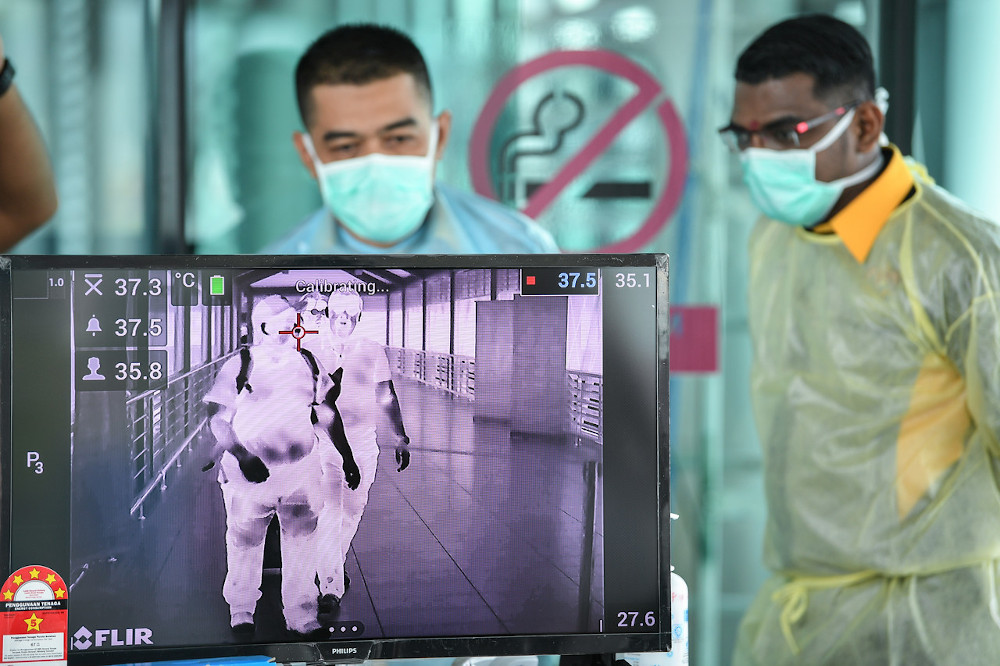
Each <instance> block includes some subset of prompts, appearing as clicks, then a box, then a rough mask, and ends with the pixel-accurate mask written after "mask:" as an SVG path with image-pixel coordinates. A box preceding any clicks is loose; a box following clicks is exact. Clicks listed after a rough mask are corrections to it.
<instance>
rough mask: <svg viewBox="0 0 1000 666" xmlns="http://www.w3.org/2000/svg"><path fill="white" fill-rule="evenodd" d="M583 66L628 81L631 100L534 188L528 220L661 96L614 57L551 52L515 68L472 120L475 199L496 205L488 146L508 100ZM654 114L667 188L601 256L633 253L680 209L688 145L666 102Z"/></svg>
mask: <svg viewBox="0 0 1000 666" xmlns="http://www.w3.org/2000/svg"><path fill="white" fill-rule="evenodd" d="M581 65H582V66H586V67H592V68H594V69H599V70H602V71H605V72H608V73H609V74H613V75H615V76H619V77H621V78H624V79H626V80H628V81H630V82H631V83H632V84H634V85H635V86H636V88H637V91H636V93H635V95H633V96H632V98H631V99H629V100H628V101H627V102H626V103H625V104H624V105H623V106H622V107H621V108H619V109H618V110H617V111H616V112H615V113H614V114H613V115H612V116H611V118H610V119H609V120H608V121H607V122H606V123H605V124H604V125H603V126H602V127H601V129H600V130H598V131H597V133H596V134H594V136H593V137H591V139H590V140H589V141H588V142H587V145H585V146H584V147H583V148H582V149H581V150H580V151H579V152H578V153H577V154H576V155H574V156H573V157H572V158H570V160H569V161H568V162H566V163H565V164H564V165H563V166H562V168H561V169H559V171H558V172H557V173H556V175H555V177H554V178H552V179H551V180H550V181H549V182H547V183H546V184H545V185H543V186H541V187H540V188H538V190H537V191H535V192H534V193H533V194H532V195H531V197H530V198H529V199H528V202H527V204H526V205H525V207H524V208H523V209H522V211H521V212H523V213H524V214H525V215H527V216H528V217H537V216H538V215H539V214H540V213H542V212H543V211H544V210H545V209H546V208H548V206H549V205H550V204H552V202H553V201H555V199H556V197H557V196H558V195H559V193H560V192H562V190H563V189H565V188H566V186H567V185H569V183H571V182H572V181H573V180H574V179H575V178H576V177H577V176H579V175H580V174H581V173H583V172H584V170H586V168H587V167H588V166H589V165H590V164H591V163H592V162H593V161H594V160H595V159H596V158H597V157H598V156H599V155H601V154H602V153H603V152H604V151H606V150H607V149H608V148H609V147H610V145H611V144H612V142H613V141H614V140H615V138H616V137H617V136H618V135H619V134H620V133H621V131H622V130H623V129H624V128H625V127H626V126H627V125H628V124H629V123H630V122H631V121H632V120H634V119H635V118H636V117H637V116H638V115H639V114H640V113H642V112H643V111H645V110H646V109H647V108H648V107H649V106H650V105H651V104H654V103H655V101H656V98H657V97H658V96H659V94H660V93H661V92H662V90H663V88H662V86H661V85H660V83H659V82H658V81H657V80H656V79H654V78H653V76H652V75H651V74H650V73H649V72H647V71H646V70H645V69H643V68H642V67H640V66H639V65H638V64H636V63H635V62H633V61H631V60H629V59H628V58H626V57H624V56H623V55H621V54H619V53H615V52H613V51H605V50H596V51H554V52H552V53H547V54H545V55H543V56H540V57H538V58H535V59H534V60H531V61H529V62H526V63H524V64H523V65H519V66H517V67H515V68H514V69H512V70H511V71H509V72H507V74H505V75H504V76H503V78H501V79H500V82H499V83H498V84H497V86H496V88H494V89H493V92H492V93H491V94H490V96H489V98H488V99H487V100H486V104H485V105H484V106H483V110H482V112H481V113H480V114H479V118H478V119H477V120H476V124H475V127H473V130H472V137H471V139H470V141H469V169H470V175H471V177H472V187H473V189H474V190H475V191H476V192H478V193H479V194H481V195H483V196H486V197H490V198H491V199H496V198H497V196H496V190H495V189H494V187H493V177H492V175H493V174H492V171H491V168H490V160H489V144H490V138H491V136H492V134H493V130H494V129H495V128H496V124H497V119H498V118H499V117H500V113H501V112H502V111H503V108H504V106H505V105H506V104H507V101H508V99H510V96H511V95H512V94H513V93H514V92H515V91H516V90H517V89H518V88H519V87H520V86H521V84H523V83H524V82H525V81H528V80H529V79H531V78H534V77H535V76H538V75H539V74H542V73H544V72H548V71H550V70H553V69H557V68H560V67H571V66H581ZM656 114H657V117H658V118H659V120H660V123H661V125H662V126H663V129H664V135H665V138H666V148H667V150H668V152H669V154H670V163H669V165H668V167H667V182H666V183H665V185H664V187H663V191H662V192H661V193H660V196H659V198H658V199H657V200H656V203H655V204H654V205H653V209H652V210H651V211H650V212H649V215H647V216H646V219H645V220H644V221H643V223H642V226H641V227H639V229H638V230H637V231H636V232H635V233H634V234H632V235H631V236H629V237H628V238H625V239H623V240H621V241H618V242H616V243H612V244H610V245H607V246H605V247H602V248H600V250H601V251H604V252H636V251H638V250H639V249H640V248H642V246H644V245H645V244H646V243H648V242H649V241H651V240H652V239H653V238H654V237H655V236H656V234H657V232H659V231H660V229H662V228H663V227H664V226H665V225H666V223H667V221H668V220H669V219H670V216H671V214H673V212H674V210H676V208H677V205H678V204H679V203H680V200H681V195H682V194H683V193H684V180H685V175H686V174H685V171H686V168H687V139H686V137H685V135H684V126H683V124H682V123H681V120H680V116H679V115H678V114H677V110H676V109H675V108H674V105H673V103H672V102H671V101H670V99H669V98H667V99H664V100H663V101H662V102H660V103H659V104H657V105H656Z"/></svg>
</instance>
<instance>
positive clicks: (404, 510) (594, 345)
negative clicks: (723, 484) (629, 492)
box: [70, 268, 604, 650]
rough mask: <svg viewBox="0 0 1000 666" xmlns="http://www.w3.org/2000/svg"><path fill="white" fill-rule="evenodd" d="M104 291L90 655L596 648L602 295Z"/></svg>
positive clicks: (86, 387)
mask: <svg viewBox="0 0 1000 666" xmlns="http://www.w3.org/2000/svg"><path fill="white" fill-rule="evenodd" d="M90 275H91V277H89V278H86V279H84V276H83V275H82V274H81V275H80V276H79V279H78V280H76V282H75V283H74V284H77V283H79V285H80V287H79V289H78V291H76V292H74V293H75V294H77V296H76V297H75V300H74V301H73V308H74V311H73V321H74V326H75V328H76V333H75V337H74V340H75V346H74V350H73V368H74V369H75V373H76V375H75V389H74V393H73V406H72V410H73V417H72V429H71V430H72V464H71V501H72V507H73V515H72V535H71V545H70V554H71V564H72V569H73V571H72V575H71V580H72V583H71V585H72V586H73V588H72V600H73V601H72V604H71V609H70V634H71V638H70V644H71V649H75V650H84V649H89V648H90V647H91V646H95V645H97V643H98V642H99V641H100V642H102V645H101V647H105V648H107V647H109V646H116V645H113V643H112V641H118V642H119V643H121V644H122V645H124V644H125V643H126V639H125V637H126V636H128V640H130V641H133V642H135V641H142V642H143V643H144V644H149V645H154V646H155V645H161V646H179V645H204V644H217V643H220V642H223V643H228V642H232V643H238V642H243V641H253V642H271V641H286V640H292V639H297V638H300V637H302V636H310V637H312V638H324V637H326V638H328V639H330V640H342V639H343V640H347V639H365V638H376V637H377V638H409V637H435V636H438V637H444V636H477V635H503V634H512V635H518V634H546V633H561V634H571V633H582V632H595V631H599V626H600V624H599V623H600V622H601V620H602V618H603V617H604V589H603V567H604V544H603V529H602V522H603V511H602V493H603V487H602V478H601V462H602V455H603V454H602V448H603V442H604V438H603V428H602V405H603V397H602V382H603V375H604V368H603V361H602V296H601V295H600V293H597V294H588V295H576V294H574V295H562V296H550V295H531V296H527V295H522V294H521V291H520V277H519V271H518V270H514V269H502V270H501V269H431V268H423V269H405V270H404V269H389V268H380V269H364V270H339V269H332V268H330V269H317V268H309V269H305V268H302V269H295V268H293V269H287V270H275V269H253V270H243V271H229V272H226V271H205V274H204V275H200V274H199V275H197V276H192V277H191V279H187V278H185V277H183V276H181V275H180V274H177V275H173V274H171V273H170V272H169V271H146V272H142V271H132V272H131V273H129V274H128V275H125V276H117V275H102V277H101V278H100V280H101V281H100V282H99V284H100V285H101V286H102V288H103V287H106V286H110V287H112V289H113V288H114V286H115V280H119V279H121V280H125V281H126V282H125V283H124V284H125V285H126V286H125V290H126V293H125V294H123V295H120V298H119V300H116V301H112V300H100V298H102V297H103V296H101V297H99V296H98V295H97V294H96V293H89V294H86V295H85V294H84V292H85V291H86V289H87V285H88V284H92V283H96V282H98V278H97V277H93V275H96V274H90ZM88 280H89V282H88ZM129 280H137V282H134V283H133V282H129ZM133 285H134V286H133ZM91 291H92V292H93V289H92V290H91ZM133 292H134V293H133ZM152 292H155V293H152ZM104 293H105V294H107V293H112V294H113V293H114V292H113V291H109V290H107V289H105V290H104ZM95 322H96V323H95ZM119 332H120V334H119ZM98 374H99V375H100V376H101V377H102V379H100V380H98V379H96V378H95V377H96V375H98ZM88 377H89V379H88ZM112 629H120V631H118V633H114V634H112V633H109V632H110V630H112ZM125 629H131V630H132V631H130V632H129V633H128V634H126V633H125V631H124V630H125ZM138 629H143V631H142V632H139V631H138ZM98 630H101V631H104V633H100V634H99V633H98ZM75 633H79V635H78V636H76V637H75V638H74V634H75Z"/></svg>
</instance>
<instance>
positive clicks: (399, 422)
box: [375, 379, 410, 472]
mask: <svg viewBox="0 0 1000 666" xmlns="http://www.w3.org/2000/svg"><path fill="white" fill-rule="evenodd" d="M375 399H376V400H377V401H378V404H379V407H381V408H382V412H383V413H384V414H385V416H386V417H387V418H388V419H389V423H391V424H392V432H393V435H394V436H395V438H396V471H397V472H402V471H403V470H404V469H406V467H407V466H408V465H409V464H410V448H409V446H410V438H409V437H407V436H406V429H405V428H404V427H403V412H402V411H401V410H400V409H399V398H398V397H397V396H396V389H395V387H394V386H393V385H392V380H391V379H387V380H385V381H382V382H379V383H378V384H377V385H376V386H375Z"/></svg>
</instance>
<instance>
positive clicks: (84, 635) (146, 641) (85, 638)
mask: <svg viewBox="0 0 1000 666" xmlns="http://www.w3.org/2000/svg"><path fill="white" fill-rule="evenodd" d="M152 644H153V630H152V629H147V628H145V627H132V628H128V629H98V630H96V631H94V632H91V631H90V629H87V627H80V628H79V629H77V630H76V633H75V634H73V648H74V649H76V650H89V649H90V648H92V647H123V646H126V645H152Z"/></svg>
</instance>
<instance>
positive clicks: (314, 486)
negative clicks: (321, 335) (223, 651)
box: [204, 295, 353, 634]
mask: <svg viewBox="0 0 1000 666" xmlns="http://www.w3.org/2000/svg"><path fill="white" fill-rule="evenodd" d="M295 323H296V312H295V310H294V309H293V308H292V306H291V305H290V304H289V303H288V301H287V300H286V299H285V298H284V297H281V296H276V295H275V296H267V297H265V298H263V299H262V300H260V301H259V302H258V303H257V304H256V305H255V306H254V308H253V311H252V313H251V324H252V339H253V342H252V345H251V346H249V347H246V348H244V349H243V350H241V353H240V354H237V355H235V356H233V357H232V358H230V359H229V360H227V361H226V362H225V363H224V364H223V366H222V367H221V369H220V370H219V373H218V375H217V376H216V379H215V382H214V384H213V386H212V388H211V389H210V390H209V392H208V393H207V394H206V395H205V398H204V400H205V402H207V403H209V405H210V413H211V417H210V421H209V424H210V428H211V430H212V433H213V434H214V435H215V438H216V440H217V442H218V443H219V445H220V446H221V447H222V448H224V450H225V451H224V453H223V454H222V458H221V461H220V470H219V484H220V486H221V487H222V496H223V500H224V503H225V509H226V564H227V567H228V568H227V573H226V579H225V583H224V585H223V596H224V597H225V599H226V602H227V603H228V604H229V608H230V626H231V627H232V628H233V630H234V631H235V632H237V633H252V632H253V631H254V611H255V609H256V605H257V601H258V600H259V599H260V596H261V590H260V585H261V575H262V566H263V557H264V541H265V536H266V533H267V528H268V524H269V523H270V522H271V519H272V517H273V516H275V515H277V517H278V522H279V524H280V528H281V561H282V568H281V600H282V604H283V607H284V615H285V623H286V625H287V628H288V629H289V630H290V631H293V632H297V633H300V634H309V633H310V632H313V631H316V630H318V629H320V624H319V622H318V620H317V611H318V607H317V591H316V585H315V570H316V564H315V553H316V548H315V546H314V540H315V536H316V527H317V523H318V518H319V515H320V513H321V511H322V509H323V507H324V502H325V501H326V489H325V488H324V486H323V484H322V449H323V446H322V445H321V444H320V440H321V435H322V430H320V429H318V428H317V427H316V423H317V422H320V421H322V422H326V421H328V418H318V417H317V415H316V412H315V408H316V403H317V402H319V398H320V397H322V396H324V395H325V394H326V393H327V392H328V391H329V390H330V389H331V387H332V380H331V379H330V377H329V375H326V374H325V373H321V372H319V371H318V365H317V364H316V363H315V360H312V361H311V360H310V359H309V357H308V355H306V354H303V353H301V352H299V351H297V350H296V345H295V341H294V338H293V337H292V335H289V334H283V333H281V332H280V331H286V332H288V331H291V330H292V327H293V326H294V325H295ZM323 409H324V410H325V409H326V408H325V407H324V408H323ZM327 448H332V447H327ZM348 457H349V456H348ZM351 464H353V463H352V462H346V461H345V462H344V465H345V466H347V467H349V466H350V465H351Z"/></svg>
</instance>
